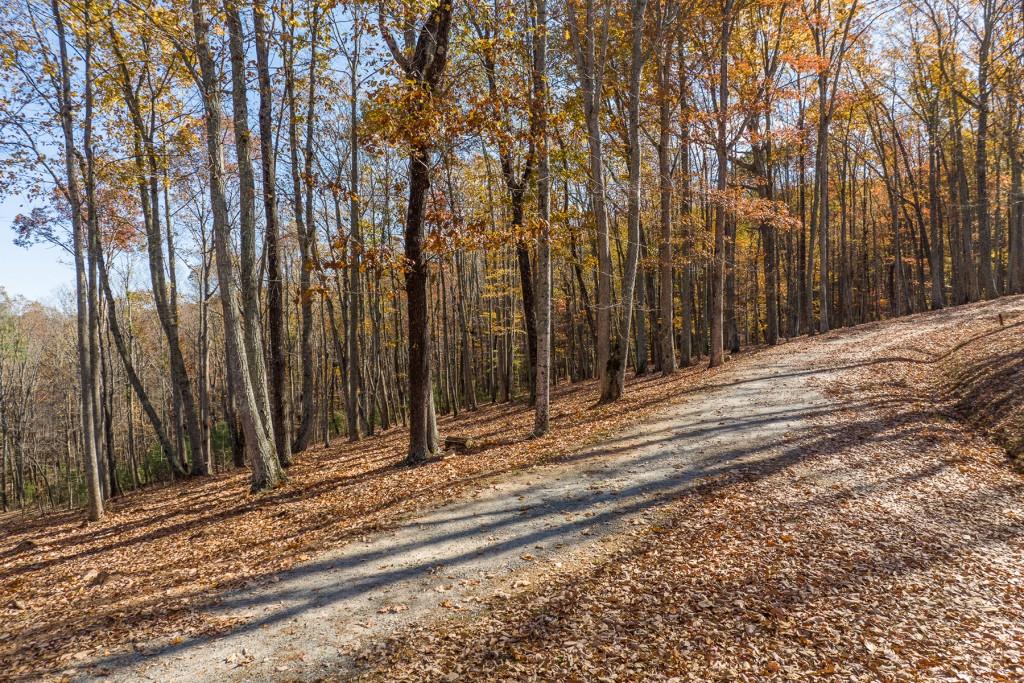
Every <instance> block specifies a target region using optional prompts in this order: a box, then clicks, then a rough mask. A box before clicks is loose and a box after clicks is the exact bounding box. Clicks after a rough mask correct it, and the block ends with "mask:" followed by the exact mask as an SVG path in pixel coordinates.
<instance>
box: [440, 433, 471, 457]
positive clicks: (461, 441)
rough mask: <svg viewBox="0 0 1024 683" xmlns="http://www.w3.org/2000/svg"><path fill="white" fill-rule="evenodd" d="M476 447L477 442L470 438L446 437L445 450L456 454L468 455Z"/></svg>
mask: <svg viewBox="0 0 1024 683" xmlns="http://www.w3.org/2000/svg"><path fill="white" fill-rule="evenodd" d="M475 446H476V440H475V439H473V438H471V437H468V436H446V437H445V439H444V449H445V450H446V451H454V452H455V453H468V452H469V451H471V450H473V448H474V447H475Z"/></svg>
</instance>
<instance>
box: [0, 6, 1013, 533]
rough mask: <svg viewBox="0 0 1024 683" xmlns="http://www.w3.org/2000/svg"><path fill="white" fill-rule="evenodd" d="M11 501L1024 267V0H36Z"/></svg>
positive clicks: (827, 326)
mask: <svg viewBox="0 0 1024 683" xmlns="http://www.w3.org/2000/svg"><path fill="white" fill-rule="evenodd" d="M0 32H2V35H0V102H2V104H3V107H2V113H0V155H2V157H3V159H4V172H3V175H2V177H0V191H2V192H4V193H5V194H7V195H9V196H13V197H23V198H26V201H25V203H26V204H27V205H28V206H30V207H31V208H28V209H26V210H25V213H24V214H23V215H20V216H18V217H17V219H16V220H15V221H14V225H13V226H11V227H13V229H14V231H15V234H14V237H15V238H16V239H17V240H19V241H21V242H23V243H26V244H29V243H33V242H39V241H45V242H49V243H53V244H55V245H58V246H59V247H62V248H63V249H64V252H63V257H64V258H66V259H67V260H68V261H69V262H71V263H73V265H74V272H75V278H74V281H73V283H72V286H71V291H70V292H68V293H67V294H66V296H64V298H63V300H62V301H61V302H60V306H59V307H58V308H51V307H47V306H43V305H40V304H37V303H33V302H28V301H23V300H21V299H18V298H16V297H14V298H12V297H8V296H6V295H5V296H3V297H2V298H0V449H2V467H0V502H2V506H3V509H4V510H8V509H10V508H20V509H31V508H37V509H40V510H46V509H58V508H63V507H72V508H74V507H80V506H81V507H85V508H86V509H87V511H88V514H89V516H90V518H92V519H98V518H99V517H100V516H101V515H102V514H103V511H104V503H105V501H107V500H109V499H110V498H112V497H116V496H118V495H121V494H122V493H123V492H125V491H128V490H131V489H136V488H139V487H142V486H146V485H149V484H152V483H155V482H165V481H169V480H173V479H180V478H187V477H192V476H203V475H208V474H211V473H216V472H220V471H224V470H226V469H229V468H234V467H248V468H249V469H250V470H251V488H252V490H253V491H260V490H264V489H268V488H273V487H275V486H277V485H279V484H281V483H282V482H284V481H285V480H286V479H287V471H288V467H289V466H290V465H291V463H292V462H293V459H294V458H301V457H302V456H301V453H302V451H303V450H305V449H307V448H310V447H314V446H328V445H331V444H333V443H335V442H337V441H340V440H358V439H361V438H365V437H369V436H372V435H374V434H376V433H378V432H380V431H382V430H387V429H392V428H396V427H398V426H402V428H404V429H407V430H408V431H409V435H410V439H409V448H408V451H407V452H406V453H402V454H396V462H398V461H400V460H404V462H405V464H407V465H410V466H412V465H417V464H419V463H421V462H423V461H426V460H429V459H430V458H431V456H432V455H433V454H435V453H437V451H438V449H439V443H440V442H439V435H438V433H437V416H438V415H439V414H455V415H458V414H459V413H460V412H462V411H467V410H473V409H475V408H476V407H477V406H478V405H480V404H481V403H484V402H508V401H519V402H522V403H523V404H524V405H528V406H530V409H531V410H534V411H535V415H536V419H535V426H534V429H533V433H534V434H535V435H536V436H538V437H541V436H543V435H544V434H545V433H546V431H547V429H548V414H549V402H550V399H549V396H550V386H551V385H552V384H554V383H559V382H578V381H583V380H587V379H591V378H593V379H596V380H598V381H597V383H596V385H595V390H594V391H595V393H594V400H595V401H615V400H616V399H618V398H619V397H620V396H621V395H622V394H623V392H625V391H628V387H627V386H626V378H627V376H628V375H629V374H630V373H635V374H643V373H649V372H662V373H672V372H674V371H675V370H676V369H677V368H678V367H681V366H682V367H685V366H689V365H692V364H695V363H698V362H706V363H708V364H710V365H711V366H715V365H719V364H721V363H722V362H723V361H724V359H725V356H726V354H727V353H728V352H735V351H738V350H740V349H741V348H743V347H744V346H750V345H756V344H776V343H778V342H779V341H780V340H781V339H784V338H792V337H795V336H798V335H802V334H815V333H820V332H826V331H828V330H831V329H834V328H839V327H844V326H849V325H855V324H858V323H861V322H865V321H870V320H878V319H880V318H885V317H890V316H899V315H904V314H908V313H913V312H916V311H923V310H927V309H935V308H941V307H944V306H947V305H956V304H962V303H966V302H970V301H976V300H979V299H983V298H991V297H995V296H999V295H1002V294H1007V293H1017V292H1021V291H1024V154H1022V149H1021V136H1022V133H1024V113H1022V112H1024V108H1022V106H1021V98H1022V87H1024V85H1022V84H1024V60H1022V53H1024V9H1022V7H1021V6H1020V5H1019V3H1011V2H1009V0H911V2H909V3H902V4H901V5H899V6H896V5H892V6H890V5H888V4H886V3H877V2H865V1H864V0H840V1H839V2H830V3H825V2H822V1H821V0H714V1H710V0H709V1H704V0H690V1H684V0H568V1H566V2H559V3H549V2H548V1H547V0H487V1H486V2H480V1H478V0H438V1H437V2H419V1H413V0H380V1H379V2H362V1H360V0H351V1H347V2H316V1H315V0H290V1H288V2H282V1H280V0H252V1H249V0H245V1H243V0H223V1H221V0H188V1H187V2H186V1H185V0H173V1H165V0H85V1H84V2H83V1H82V0H49V1H48V2H45V3H40V2H28V1H27V0H13V1H12V2H8V3H6V4H5V5H4V7H3V9H2V10H0Z"/></svg>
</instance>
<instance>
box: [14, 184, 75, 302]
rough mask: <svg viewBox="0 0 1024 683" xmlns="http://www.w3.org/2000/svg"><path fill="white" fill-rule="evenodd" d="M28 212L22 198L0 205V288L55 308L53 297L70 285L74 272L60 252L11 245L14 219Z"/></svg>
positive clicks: (28, 208)
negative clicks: (52, 305)
mask: <svg viewBox="0 0 1024 683" xmlns="http://www.w3.org/2000/svg"><path fill="white" fill-rule="evenodd" d="M29 210H31V205H29V204H28V202H26V201H25V200H24V199H23V198H22V197H8V198H5V199H3V200H2V201H0V287H3V288H4V289H6V290H7V293H8V294H11V295H15V294H17V295H20V296H23V297H25V298H27V299H34V300H36V301H41V302H43V303H47V304H56V303H57V293H58V292H59V291H60V290H62V289H64V288H66V287H70V286H71V285H72V283H73V282H74V269H73V268H72V266H71V263H70V257H69V256H68V254H67V253H66V252H64V251H63V250H62V249H59V248H57V247H53V246H50V245H47V244H37V245H34V246H32V247H30V248H28V249H23V248H22V247H19V246H17V245H15V244H14V230H12V229H11V225H12V223H13V222H14V217H15V216H17V215H18V214H19V213H27V212H28V211H29Z"/></svg>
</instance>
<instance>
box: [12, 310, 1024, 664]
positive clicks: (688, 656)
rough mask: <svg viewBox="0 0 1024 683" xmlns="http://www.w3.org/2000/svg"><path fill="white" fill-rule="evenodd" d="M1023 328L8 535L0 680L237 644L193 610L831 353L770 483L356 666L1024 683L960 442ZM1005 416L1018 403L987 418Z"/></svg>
mask: <svg viewBox="0 0 1024 683" xmlns="http://www.w3.org/2000/svg"><path fill="white" fill-rule="evenodd" d="M1000 313H1002V315H1003V321H1002V322H1000V321H999V319H998V316H999V314H1000ZM1022 322H1024V299H1022V298H1020V297H1017V298H1012V299H1003V300H1000V301H997V302H991V303H988V304H982V305H977V306H972V307H965V308H961V309H955V310H951V311H944V312H940V313H938V314H926V315H921V316H915V317H912V318H908V319H903V320H899V321H895V322H891V323H884V324H880V325H875V326H867V327H864V328H858V329H857V330H853V331H848V332H838V333H834V334H831V335H826V336H825V337H823V338H821V337H819V338H816V339H810V340H800V341H796V342H792V343H790V344H786V345H784V346H783V347H781V348H779V349H773V350H770V351H764V352H759V353H752V354H744V355H743V356H741V357H740V358H739V359H737V360H734V361H733V362H732V363H730V364H727V366H726V367H725V368H724V369H723V370H720V371H713V372H707V371H705V370H703V369H702V368H691V369H689V370H686V371H684V372H682V373H680V374H679V375H677V376H676V377H674V378H671V379H662V378H660V377H649V378H642V379H639V380H634V381H632V382H631V384H630V386H629V388H628V391H627V394H626V396H625V398H624V399H623V401H621V402H619V403H617V404H614V405H611V406H602V407H596V406H594V405H593V399H594V396H595V394H596V387H595V386H594V385H593V384H592V383H587V384H583V385H579V386H575V387H561V388H559V390H558V392H557V396H556V400H555V404H554V408H553V417H554V420H553V429H552V436H550V437H547V438H545V439H541V440H530V439H527V438H526V436H525V435H526V434H528V432H529V430H530V426H531V420H532V414H531V413H530V411H529V410H527V409H525V408H524V407H522V406H488V407H486V408H482V409H481V410H479V411H477V412H475V413H471V414H468V415H463V416H461V417H460V418H459V419H457V420H445V421H444V422H443V424H442V429H443V431H444V432H447V433H454V434H465V435H473V436H476V437H478V438H480V439H481V440H482V441H483V442H484V444H485V445H484V447H483V448H482V449H481V450H480V451H479V452H476V453H474V454H471V455H464V456H450V457H448V458H446V459H444V460H443V461H440V462H435V463H431V464H429V465H427V466H425V467H420V468H416V469H407V468H403V467H399V466H397V464H398V462H399V461H400V460H401V457H402V454H403V452H404V447H405V438H404V434H403V433H402V431H401V430H393V431H392V432H391V433H389V434H385V435H383V436H380V437H374V438H370V439H367V440H365V441H364V442H362V443H360V444H357V445H354V446H353V445H349V444H342V445H337V446H335V447H333V448H330V449H318V450H315V451H312V452H310V453H307V454H304V455H303V456H301V458H300V461H299V463H298V464H297V465H296V466H295V467H294V468H293V469H292V471H291V473H290V476H291V479H290V481H289V483H288V484H287V485H286V486H285V487H283V488H282V489H279V490H277V491H274V492H271V493H269V494H266V495H263V496H259V497H252V496H250V495H248V494H247V493H246V474H245V473H244V472H239V473H233V474H225V475H220V476H217V477H212V478H208V479H205V480H195V481H187V482H181V483H178V484H175V485H173V486H168V487H164V488H161V489H157V490H152V491H148V492H144V493H141V494H137V495H133V496H129V497H127V498H125V499H124V500H122V501H119V502H117V503H116V504H115V506H114V507H113V511H112V514H111V515H110V517H109V518H108V519H106V520H104V521H103V522H101V523H99V524H93V525H88V526H85V525H83V524H82V518H81V516H80V515H78V514H69V515H64V516H56V517H53V516H51V517H48V518H44V519H16V518H15V519H12V518H7V519H6V520H4V521H3V522H2V525H3V528H2V529H0V596H2V598H0V678H12V679H24V680H35V679H37V678H40V677H48V676H59V675H61V672H65V671H71V670H74V669H75V667H76V666H77V665H78V664H79V663H82V662H84V661H87V660H90V659H94V658H96V657H97V656H101V655H103V654H104V653H106V652H107V651H108V650H112V649H114V648H115V647H117V646H120V645H123V644H124V643H134V644H136V645H137V646H139V647H140V648H144V647H146V646H147V644H149V643H151V642H153V641H154V640H157V639H165V640H166V639H170V640H171V642H174V641H175V640H176V639H184V638H187V637H188V636H190V635H193V634H197V633H210V632H218V631H226V630H229V629H230V628H231V627H232V626H234V625H235V624H233V623H230V622H228V621H226V620H225V621H219V620H218V619H217V618H216V617H213V616H208V615H211V614H214V613H215V612H212V611H207V610H205V609H204V607H206V606H208V605H210V604H212V603H213V602H214V601H216V600H217V598H218V596H220V595H222V594H223V592H224V591H225V590H226V589H228V588H237V587H239V586H244V585H246V584H250V583H253V582H259V581H266V580H270V579H272V578H273V577H274V575H275V574H277V573H279V572H281V571H284V570H286V569H288V568H289V567H291V566H292V565H293V564H295V563H297V562H301V561H303V560H304V559H306V558H307V557H310V556H313V555H315V554H317V553H319V552H320V551H321V550H323V549H324V548H328V547H331V546H337V545H341V544H344V543H347V542H349V541H352V540H354V539H358V538H360V537H364V536H366V535H367V534H369V533H371V532H374V531H376V530H379V529H381V528H384V527H387V526H389V525H391V524H392V523H393V522H395V521H396V520H398V519H400V518H402V517H404V516H406V515H408V514H410V513H412V512H414V511H417V510H423V509H425V508H430V507H432V506H435V505H437V504H438V503H440V502H442V501H445V500H448V499H451V498H453V497H455V496H457V495H459V494H460V493H463V492H466V491H467V490H470V489H472V488H473V487H475V486H479V485H481V480H483V479H485V478H488V477H492V476H500V475H501V474H502V473H504V472H509V471H513V470H517V469H521V468H523V467H526V466H529V465H531V464H535V463H539V462H547V461H553V460H557V459H559V458H561V457H563V456H565V455H568V454H570V453H572V452H574V451H576V450H578V449H579V448H580V447H581V446H583V445H585V444H587V443H593V442H597V441H600V440H601V439H602V438H603V437H605V436H608V435H610V434H612V433H614V432H617V431H618V430H621V429H622V427H623V426H625V425H629V424H634V423H638V422H641V421H642V420H643V419H644V418H645V417H646V416H648V415H649V414H651V413H653V412H655V411H658V410H659V409H661V408H664V407H665V406H667V405H670V404H672V403H674V402H675V401H678V400H679V399H680V398H681V397H683V396H684V395H691V396H693V397H696V398H697V400H700V396H701V394H700V393H699V392H700V390H701V387H706V386H709V385H711V384H713V383H715V382H716V377H718V376H719V375H721V374H722V373H726V374H727V373H729V372H730V369H731V368H735V367H737V366H738V365H740V364H752V363H756V364H759V365H763V366H765V367H770V364H771V363H772V359H773V358H775V357H776V354H786V353H790V352H793V351H800V350H801V349H806V348H809V346H808V345H822V344H826V345H828V346H827V348H829V349H830V351H829V352H828V353H827V354H825V355H826V356H827V357H828V358H830V359H831V362H832V364H833V366H835V367H837V368H841V369H840V370H839V371H838V374H833V375H830V376H829V379H827V380H826V381H825V386H824V388H825V389H826V390H827V391H828V392H829V394H830V395H831V396H832V397H833V399H834V401H835V406H836V408H835V411H834V412H832V413H831V414H828V415H824V416H819V417H817V418H815V419H816V420H817V421H818V423H817V424H818V429H817V430H813V431H814V433H813V434H812V435H805V436H802V437H800V438H794V440H793V442H792V443H789V444H786V450H785V452H784V453H783V454H781V455H782V457H781V458H777V459H775V460H774V461H773V462H774V465H773V466H772V467H771V468H770V469H768V470H766V471H759V470H758V469H757V468H756V467H747V468H745V469H736V470H733V471H731V472H730V473H729V474H726V475H721V476H718V477H716V478H709V479H708V480H706V481H705V482H704V483H703V484H702V485H700V486H698V487H697V488H695V489H694V490H693V492H692V493H691V494H688V495H685V496H683V497H681V498H679V499H677V500H675V501H672V502H670V503H669V504H667V505H665V506H664V508H663V509H662V510H661V511H660V512H659V513H658V514H657V515H656V516H657V518H658V521H657V522H656V523H655V524H654V525H651V526H647V525H643V524H639V525H637V526H635V527H633V530H632V531H631V532H629V533H626V534H624V535H623V536H621V537H619V538H616V539H615V542H614V543H610V544H609V548H610V550H608V551H607V552H604V553H596V554H595V555H594V556H593V557H588V558H585V559H582V560H580V561H579V563H577V564H575V565H574V566H562V567H554V566H551V567H548V566H545V567H538V568H537V569H536V571H537V572H538V573H540V574H542V575H543V576H538V577H537V578H536V579H534V580H531V581H518V582H513V584H512V587H513V589H514V590H513V591H512V594H511V595H510V596H501V597H499V598H496V599H495V600H494V601H493V602H492V603H491V604H490V605H489V607H488V609H486V610H485V611H484V612H483V613H479V612H471V613H470V612H467V613H465V614H468V615H469V616H467V617H460V616H459V614H462V613H459V614H456V615H455V616H454V618H449V619H441V620H439V621H438V622H437V623H427V624H421V625H419V626H417V627H414V630H412V631H411V632H408V633H404V634H402V635H401V636H399V637H397V638H395V639H393V640H391V641H389V642H388V643H386V644H385V645H384V647H383V648H382V649H373V650H368V651H367V652H366V653H365V654H366V655H367V656H366V657H365V658H364V659H363V660H362V661H364V662H365V663H366V666H367V668H366V670H365V671H364V673H363V675H365V676H366V677H367V678H370V679H382V680H403V679H404V680H425V679H439V680H471V679H479V680H495V679H497V680H501V679H504V680H529V679H531V678H534V679H544V680H600V679H602V678H603V679H610V680H638V679H661V678H671V677H676V678H678V679H679V680H763V679H766V678H778V679H787V678H788V679H793V680H805V679H814V678H820V679H823V680H865V681H866V680H879V679H881V680H944V679H949V680H1024V664H1022V663H1021V662H1022V661H1024V652H1022V650H1024V646H1022V643H1024V552H1022V551H1024V543H1022V537H1021V534H1022V533H1024V494H1022V490H1024V489H1022V484H1024V480H1022V479H1021V477H1020V476H1019V475H1016V474H1014V473H1013V472H1012V470H1011V469H1010V468H1008V467H1007V466H1006V459H1005V454H1004V452H1003V451H1002V450H1001V449H1000V448H998V447H996V446H994V445H992V443H990V442H989V441H987V440H985V439H984V438H982V437H980V436H975V435H974V432H972V431H970V430H975V431H979V430H981V429H988V428H993V429H994V425H995V423H990V422H986V420H989V419H991V418H989V417H986V416H990V415H997V414H998V415H1003V416H1004V417H1003V420H1004V422H1005V423H1006V424H1012V423H1013V420H1014V419H1017V418H1019V416H1020V406H1021V404H1022V402H1021V391H1019V390H1018V389H1017V388H1016V387H1015V386H1014V385H1013V383H1012V382H1009V381H1008V380H1005V379H998V380H993V379H992V378H994V377H995V378H1001V377H1003V374H1002V373H1001V369H1002V368H1004V367H1005V366H1004V365H1002V364H998V363H997V364H994V365H993V364H989V365H984V363H985V362H986V361H988V360H989V359H991V358H995V357H997V355H998V356H999V357H1016V358H1019V354H1020V351H1021V346H1022V341H1021V334H1020V331H1021V329H1022V328H1024V325H1021V323H1022ZM1007 354H1009V355H1007ZM1013 354H1017V355H1016V356H1014V355H1013ZM819 355H820V354H819ZM979 364H981V365H979ZM974 367H979V368H980V370H981V371H972V370H970V368H974ZM724 376H726V375H723V377H724ZM808 381H809V382H812V383H813V382H816V381H820V380H816V379H815V378H814V377H813V376H810V374H809V377H808ZM993 381H996V384H991V383H992V382H993ZM985 383H988V384H985ZM981 386H995V387H998V388H1000V389H999V390H1000V391H1002V394H1001V399H1000V402H999V403H998V404H997V405H993V406H989V407H985V406H986V405H987V404H985V403H983V402H982V401H974V402H972V401H970V400H966V401H965V398H964V397H968V396H970V395H972V392H973V394H974V395H977V396H979V397H981V398H982V399H987V398H988V396H989V394H988V393H987V392H986V391H983V390H981V389H979V387H981ZM1008 401H1010V402H1012V405H1013V406H1016V408H1013V407H1011V408H1009V409H1007V410H1006V411H1005V412H997V411H996V410H995V408H998V407H1001V406H1005V405H1007V402H1008ZM708 409H709V410H710V411H713V410H714V406H709V407H708ZM1007 415H1008V416H1009V417H1005V416H1007ZM954 418H956V419H954ZM960 418H963V419H965V420H966V419H967V418H970V420H972V425H971V427H970V428H968V427H967V426H965V425H964V423H961V422H960V421H959V419H960ZM779 463H783V464H784V466H782V467H779V466H778V465H779ZM556 564H557V563H556ZM567 564H570V563H567ZM441 611H442V612H448V615H449V617H451V616H452V613H451V611H449V610H441ZM460 619H461V620H460Z"/></svg>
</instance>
